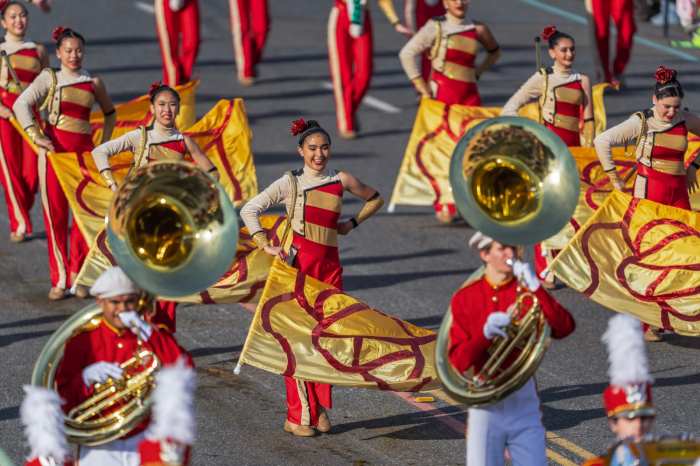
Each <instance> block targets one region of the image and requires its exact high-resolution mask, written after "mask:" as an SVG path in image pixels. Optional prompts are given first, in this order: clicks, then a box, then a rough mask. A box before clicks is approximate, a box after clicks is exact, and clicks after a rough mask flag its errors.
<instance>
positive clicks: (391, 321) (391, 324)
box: [239, 259, 438, 391]
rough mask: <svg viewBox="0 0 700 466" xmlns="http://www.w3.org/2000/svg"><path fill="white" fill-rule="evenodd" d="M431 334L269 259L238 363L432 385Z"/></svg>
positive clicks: (351, 381) (326, 376) (373, 383)
mask: <svg viewBox="0 0 700 466" xmlns="http://www.w3.org/2000/svg"><path fill="white" fill-rule="evenodd" d="M435 338H436V335H435V333H434V332H432V331H430V330H427V329H424V328H421V327H417V326H415V325H412V324H409V323H408V322H404V321H402V320H400V319H397V318H395V317H391V316H389V315H386V314H384V313H383V312H380V311H378V310H376V309H373V308H371V307H370V306H368V305H367V304H365V303H363V302H361V301H359V300H357V299H355V298H353V297H352V296H350V295H348V294H345V293H343V292H342V291H340V290H338V289H336V288H333V287H331V286H330V285H327V284H325V283H323V282H320V281H318V280H316V279H314V278H311V277H308V276H306V275H304V274H302V273H300V272H299V271H298V270H297V269H295V268H293V267H290V266H289V265H287V264H285V263H284V262H282V261H281V260H279V259H276V260H275V261H274V263H273V264H272V269H271V270H270V275H269V277H268V279H267V283H266V284H265V289H264V291H263V295H262V298H261V300H260V302H259V303H258V308H257V310H256V311H255V316H254V317H253V322H252V323H251V325H250V330H249V331H248V338H247V339H246V342H245V345H244V347H243V351H242V353H241V356H240V359H239V363H240V364H248V365H251V366H255V367H258V368H260V369H263V370H266V371H269V372H273V373H275V374H282V375H287V376H290V377H295V378H297V379H301V380H308V381H315V382H324V383H329V384H333V385H342V386H348V387H361V388H378V389H381V390H393V391H419V390H426V389H432V388H437V386H438V381H437V378H436V372H435V367H434V362H433V360H434V359H433V353H434V351H435Z"/></svg>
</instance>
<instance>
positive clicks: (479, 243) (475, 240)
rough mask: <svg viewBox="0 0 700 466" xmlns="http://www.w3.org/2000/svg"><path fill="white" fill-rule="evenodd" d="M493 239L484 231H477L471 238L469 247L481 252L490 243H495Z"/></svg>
mask: <svg viewBox="0 0 700 466" xmlns="http://www.w3.org/2000/svg"><path fill="white" fill-rule="evenodd" d="M493 241H494V239H493V238H491V237H490V236H486V235H485V234H483V233H482V232H480V231H477V232H476V233H474V234H473V235H472V237H471V238H469V242H468V244H469V247H470V248H472V249H473V250H474V251H476V252H479V251H481V250H482V249H484V248H485V247H486V246H488V245H489V244H491V243H493Z"/></svg>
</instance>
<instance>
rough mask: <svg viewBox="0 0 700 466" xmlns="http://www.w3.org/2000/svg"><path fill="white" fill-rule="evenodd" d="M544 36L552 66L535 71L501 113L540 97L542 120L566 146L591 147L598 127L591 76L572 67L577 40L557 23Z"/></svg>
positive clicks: (507, 113)
mask: <svg viewBox="0 0 700 466" xmlns="http://www.w3.org/2000/svg"><path fill="white" fill-rule="evenodd" d="M541 37H542V39H543V40H545V41H547V44H548V47H549V56H550V57H551V58H552V60H554V64H553V66H551V67H548V68H543V69H540V70H538V71H537V72H536V73H535V74H533V75H532V76H531V77H530V79H528V80H527V81H526V82H525V84H523V85H522V86H521V87H520V89H518V91H517V92H516V93H515V94H513V96H512V97H511V98H510V99H508V102H506V104H505V105H504V106H503V110H502V111H501V115H504V116H517V115H518V110H519V109H520V107H522V106H523V105H525V104H526V103H528V102H529V101H531V100H534V99H539V108H540V115H541V120H542V121H543V124H544V125H545V126H546V127H547V128H549V129H550V130H551V131H553V132H554V133H556V134H557V135H558V136H559V137H560V138H561V139H562V140H563V141H564V142H565V143H566V145H567V146H587V147H590V146H591V145H592V143H593V134H594V129H595V125H594V121H593V100H592V98H591V80H590V79H589V78H588V76H586V75H585V74H581V73H577V72H576V71H575V70H574V69H573V65H574V60H575V59H576V42H575V41H574V38H573V37H572V36H570V35H569V34H566V33H564V32H561V31H558V30H557V28H556V27H554V26H547V27H546V28H545V29H544V31H543V32H542V34H541Z"/></svg>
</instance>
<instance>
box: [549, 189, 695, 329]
mask: <svg viewBox="0 0 700 466" xmlns="http://www.w3.org/2000/svg"><path fill="white" fill-rule="evenodd" d="M550 270H551V271H552V272H554V274H555V275H556V276H557V277H558V278H559V279H561V280H562V281H563V282H564V283H566V284H567V285H569V286H570V287H571V288H574V289H576V290H578V291H580V292H582V293H583V294H585V295H586V296H588V297H589V298H591V299H592V300H593V301H595V302H597V303H599V304H602V305H603V306H605V307H607V308H609V309H612V310H614V311H617V312H622V313H626V314H631V315H634V316H636V317H637V318H639V319H640V320H642V321H644V322H646V323H648V324H650V325H653V326H656V327H663V328H666V329H669V330H673V331H674V332H676V333H679V334H682V335H692V336H700V273H698V271H700V214H698V213H695V212H692V211H689V210H684V209H678V208H675V207H669V206H665V205H662V204H658V203H655V202H651V201H647V200H644V199H636V198H632V197H631V196H629V195H628V194H625V193H621V192H619V191H615V192H613V193H612V194H610V195H609V196H608V198H607V199H606V201H605V202H604V203H603V205H601V206H600V208H598V210H597V211H596V212H595V213H594V214H593V215H592V216H591V218H590V219H589V220H588V222H587V223H586V224H585V225H583V226H582V227H581V229H580V230H579V231H578V233H576V236H574V238H573V239H572V240H571V242H570V243H569V244H568V245H567V246H566V248H564V249H563V250H562V251H561V252H560V253H559V255H558V256H557V257H556V259H555V260H554V262H553V263H552V265H551V266H550Z"/></svg>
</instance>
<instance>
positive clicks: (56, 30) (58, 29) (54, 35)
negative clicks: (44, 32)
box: [51, 26, 66, 42]
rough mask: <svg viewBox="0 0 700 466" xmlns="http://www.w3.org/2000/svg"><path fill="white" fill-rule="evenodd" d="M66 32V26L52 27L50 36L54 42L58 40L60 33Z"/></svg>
mask: <svg viewBox="0 0 700 466" xmlns="http://www.w3.org/2000/svg"><path fill="white" fill-rule="evenodd" d="M64 32H66V28H64V27H63V26H58V27H56V28H54V30H53V32H52V33H51V38H52V39H53V41H54V42H56V41H58V38H59V37H61V34H63V33H64Z"/></svg>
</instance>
